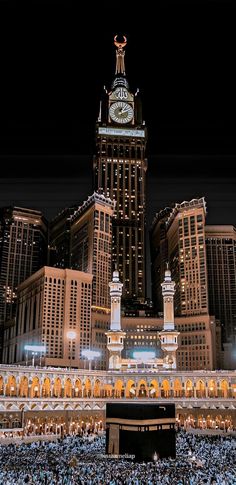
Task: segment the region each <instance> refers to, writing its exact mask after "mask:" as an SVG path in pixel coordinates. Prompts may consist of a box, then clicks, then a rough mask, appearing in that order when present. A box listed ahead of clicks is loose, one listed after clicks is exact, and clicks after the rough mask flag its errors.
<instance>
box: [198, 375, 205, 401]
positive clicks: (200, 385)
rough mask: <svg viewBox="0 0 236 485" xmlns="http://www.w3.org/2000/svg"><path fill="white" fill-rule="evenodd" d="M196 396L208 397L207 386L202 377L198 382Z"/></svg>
mask: <svg viewBox="0 0 236 485" xmlns="http://www.w3.org/2000/svg"><path fill="white" fill-rule="evenodd" d="M196 396H197V397H200V398H203V397H206V386H205V382H204V381H203V380H202V379H199V380H198V381H197V382H196Z"/></svg>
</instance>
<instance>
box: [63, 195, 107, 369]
mask: <svg viewBox="0 0 236 485" xmlns="http://www.w3.org/2000/svg"><path fill="white" fill-rule="evenodd" d="M113 214H114V202H113V201H112V200H111V199H109V198H108V197H105V196H104V195H103V194H98V193H96V192H95V193H94V194H93V195H92V196H90V197H89V198H88V200H87V201H86V202H84V204H82V205H81V206H80V207H79V208H78V210H77V211H75V212H74V214H73V216H71V267H72V268H73V269H76V270H79V271H85V272H86V273H92V274H93V283H92V301H91V303H92V312H91V340H90V346H91V347H92V349H93V350H96V351H100V357H99V358H98V359H97V360H96V365H97V368H100V369H105V368H106V364H107V349H106V346H105V343H106V336H105V331H106V330H107V329H108V326H109V320H110V295H109V282H110V280H111V246H112V217H113Z"/></svg>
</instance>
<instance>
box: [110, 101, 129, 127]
mask: <svg viewBox="0 0 236 485" xmlns="http://www.w3.org/2000/svg"><path fill="white" fill-rule="evenodd" d="M109 114H110V117H111V119H112V120H113V121H115V122H116V123H129V121H131V120H132V118H133V115H134V110H133V108H132V106H131V105H130V104H128V103H124V102H122V101H117V102H116V103H113V104H111V106H110V109H109Z"/></svg>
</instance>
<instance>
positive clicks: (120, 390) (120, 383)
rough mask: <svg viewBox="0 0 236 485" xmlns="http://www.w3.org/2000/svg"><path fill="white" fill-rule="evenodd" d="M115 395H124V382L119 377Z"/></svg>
mask: <svg viewBox="0 0 236 485" xmlns="http://www.w3.org/2000/svg"><path fill="white" fill-rule="evenodd" d="M114 391H115V392H114V397H124V382H123V381H122V380H121V379H117V381H116V382H115V386H114Z"/></svg>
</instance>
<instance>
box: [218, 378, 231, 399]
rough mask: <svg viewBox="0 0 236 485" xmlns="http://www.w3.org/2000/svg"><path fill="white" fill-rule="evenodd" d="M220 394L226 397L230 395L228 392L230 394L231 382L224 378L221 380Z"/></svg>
mask: <svg viewBox="0 0 236 485" xmlns="http://www.w3.org/2000/svg"><path fill="white" fill-rule="evenodd" d="M220 394H221V397H224V398H227V397H228V394H229V384H228V382H227V381H226V380H225V379H223V380H222V381H221V382H220Z"/></svg>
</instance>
